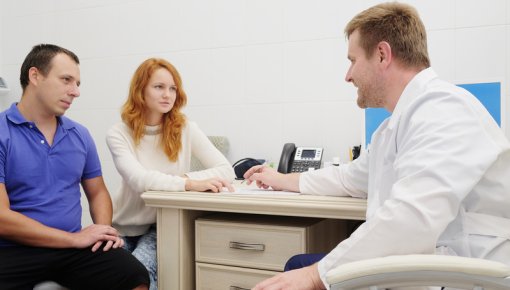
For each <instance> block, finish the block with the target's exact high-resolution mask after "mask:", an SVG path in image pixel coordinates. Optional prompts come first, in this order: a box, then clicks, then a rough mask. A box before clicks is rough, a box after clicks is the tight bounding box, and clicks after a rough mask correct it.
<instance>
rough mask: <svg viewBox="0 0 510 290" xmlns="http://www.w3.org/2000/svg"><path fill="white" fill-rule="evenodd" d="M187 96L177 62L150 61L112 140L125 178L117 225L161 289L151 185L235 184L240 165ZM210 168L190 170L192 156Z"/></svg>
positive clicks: (213, 187) (138, 75)
mask: <svg viewBox="0 0 510 290" xmlns="http://www.w3.org/2000/svg"><path fill="white" fill-rule="evenodd" d="M186 102H187V96H186V93H185V92H184V90H183V88H182V80H181V77H180V75H179V73H178V72H177V70H176V69H175V67H174V66H173V65H172V64H170V63H169V62H168V61H166V60H164V59H157V58H151V59H147V60H146V61H144V62H143V63H142V64H141V65H140V66H139V67H138V69H137V70H136V72H135V74H134V75H133V78H132V80H131V85H130V88H129V95H128V99H127V100H126V102H125V104H124V106H123V107H122V114H121V116H122V122H120V123H118V124H116V125H114V126H113V127H112V128H111V129H110V131H109V132H108V134H107V143H108V147H109V148H110V152H111V154H112V157H113V161H114V163H115V166H116V168H117V170H118V171H119V173H120V175H121V176H122V184H121V188H120V192H119V193H118V194H117V196H116V200H115V202H114V216H113V225H114V227H115V228H117V229H118V230H119V231H120V233H121V234H122V236H123V238H124V240H125V242H126V245H125V247H126V248H127V249H128V250H129V251H131V252H132V253H133V255H134V256H135V257H137V258H138V259H139V260H140V261H141V262H142V263H143V264H144V265H145V266H146V267H147V269H148V271H149V274H150V276H151V289H157V288H156V287H157V273H156V271H157V261H156V227H155V223H156V209H154V208H151V207H146V206H145V204H144V201H143V200H142V198H141V194H142V193H143V192H145V191H148V190H165V191H185V190H189V191H211V192H219V191H221V190H222V189H223V188H227V189H229V190H233V189H232V186H231V185H230V184H231V182H232V181H233V180H234V177H235V175H234V171H233V170H232V167H231V165H230V163H229V162H228V161H227V159H226V158H225V157H224V156H223V155H222V154H221V152H219V151H218V150H217V149H216V147H215V146H214V145H213V144H212V143H211V142H210V141H209V139H208V138H207V136H206V135H205V134H204V133H203V132H202V131H201V130H200V129H199V128H198V126H197V125H196V124H195V123H194V122H191V121H189V120H187V119H186V117H185V116H184V114H183V113H182V112H181V109H182V108H183V107H184V106H185V105H186ZM192 155H193V156H195V157H196V158H197V159H198V160H199V161H200V162H201V163H202V164H203V165H204V166H205V168H207V169H205V170H201V171H195V172H190V163H191V156H192Z"/></svg>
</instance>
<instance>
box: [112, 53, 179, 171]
mask: <svg viewBox="0 0 510 290" xmlns="http://www.w3.org/2000/svg"><path fill="white" fill-rule="evenodd" d="M159 68H164V69H166V70H168V71H169V72H170V73H171V74H172V77H173V78H174V82H175V86H176V87H177V97H176V98H175V102H174V106H173V107H172V109H171V110H170V112H168V113H166V114H164V115H163V122H162V124H161V146H162V147H163V149H164V152H165V154H166V156H167V157H168V159H169V160H170V161H176V160H177V156H178V155H179V152H180V151H181V148H182V144H181V136H182V129H183V128H184V124H185V123H186V117H185V116H184V114H183V113H182V112H181V109H182V108H183V107H184V106H185V105H186V103H187V101H188V97H187V96H186V93H185V92H184V90H183V89H182V79H181V76H180V75H179V72H178V71H177V69H176V68H175V67H174V66H173V65H172V64H171V63H169V62H168V61H166V60H164V59H161V58H149V59H147V60H146V61H144V62H143V63H142V64H141V65H140V66H139V67H138V68H137V69H136V71H135V74H134V75H133V78H132V79H131V85H130V86H129V95H128V98H127V100H126V102H125V103H124V105H123V106H122V113H121V117H122V120H123V121H124V123H126V125H127V126H128V127H129V128H130V129H131V131H132V134H133V139H134V141H135V145H138V144H140V140H141V139H142V137H143V136H144V134H145V121H146V110H145V96H144V90H145V87H146V86H147V85H148V83H149V79H150V78H151V76H152V74H153V73H154V72H155V71H156V70H158V69H159Z"/></svg>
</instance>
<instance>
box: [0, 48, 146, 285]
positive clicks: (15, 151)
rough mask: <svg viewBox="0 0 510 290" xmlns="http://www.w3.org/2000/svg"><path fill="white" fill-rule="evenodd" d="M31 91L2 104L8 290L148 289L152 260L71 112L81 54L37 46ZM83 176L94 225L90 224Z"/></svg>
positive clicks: (1, 250) (1, 278) (26, 80)
mask: <svg viewBox="0 0 510 290" xmlns="http://www.w3.org/2000/svg"><path fill="white" fill-rule="evenodd" d="M20 82H21V86H22V88H23V95H22V97H21V100H20V101H19V102H18V103H14V104H12V106H11V107H10V108H9V109H7V110H6V111H4V112H2V113H0V261H1V262H0V289H32V288H33V287H34V285H35V284H37V283H39V282H41V281H45V280H53V281H56V282H58V283H60V284H62V285H64V286H66V287H68V288H71V289H147V288H148V285H149V277H148V274H147V271H146V270H145V267H144V266H143V265H142V264H140V263H139V262H138V260H137V259H136V258H134V257H133V256H132V255H131V254H130V253H128V252H127V251H125V250H123V249H122V246H123V240H122V239H121V238H120V236H119V233H118V232H117V231H116V230H115V229H114V228H113V227H112V226H111V219H112V202H111V199H110V195H109V193H108V190H107V189H106V186H105V184H104V182H103V178H102V173H101V165H100V163H99V157H98V155H97V151H96V147H95V145H94V141H93V140H92V137H91V136H90V134H89V132H88V131H87V129H86V128H85V127H83V126H81V125H80V124H78V123H76V122H74V121H72V120H70V119H68V118H66V117H64V116H63V115H64V113H65V112H66V110H67V109H68V108H69V107H70V106H71V104H72V102H73V101H74V100H75V98H77V97H78V96H79V95H80V92H79V88H78V87H79V85H80V70H79V59H78V57H77V56H76V55H75V54H74V53H73V52H71V51H69V50H67V49H64V48H61V47H58V46H55V45H49V44H41V45H37V46H34V48H33V49H32V51H31V52H30V53H29V54H28V55H27V57H26V58H25V61H24V62H23V65H22V67H21V74H20ZM80 184H81V185H82V187H83V190H84V192H85V194H86V196H87V198H88V201H89V205H90V213H91V216H92V220H93V221H94V224H92V225H90V226H88V227H85V228H82V227H81V215H82V209H81V204H80V196H81V193H80Z"/></svg>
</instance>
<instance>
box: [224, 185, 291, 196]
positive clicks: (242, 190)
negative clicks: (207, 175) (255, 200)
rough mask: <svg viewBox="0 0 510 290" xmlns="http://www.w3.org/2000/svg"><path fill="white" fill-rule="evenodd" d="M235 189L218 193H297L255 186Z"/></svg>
mask: <svg viewBox="0 0 510 290" xmlns="http://www.w3.org/2000/svg"><path fill="white" fill-rule="evenodd" d="M234 189H235V191H234V192H230V191H228V190H227V189H225V190H223V191H222V192H220V194H240V195H241V194H242V195H244V194H246V195H299V193H298V192H290V191H281V190H272V189H263V188H256V187H235V186H234Z"/></svg>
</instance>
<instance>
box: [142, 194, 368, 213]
mask: <svg viewBox="0 0 510 290" xmlns="http://www.w3.org/2000/svg"><path fill="white" fill-rule="evenodd" d="M142 198H143V199H144V201H145V204H146V205H147V206H151V207H157V208H173V209H183V210H203V211H221V212H240V213H254V214H269V215H284V216H305V217H321V218H335V219H351V220H363V219H365V212H366V200H364V199H359V198H352V197H335V196H316V195H278V194H275V195H267V194H264V195H243V194H215V193H210V192H167V191H147V192H145V193H143V194H142Z"/></svg>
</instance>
